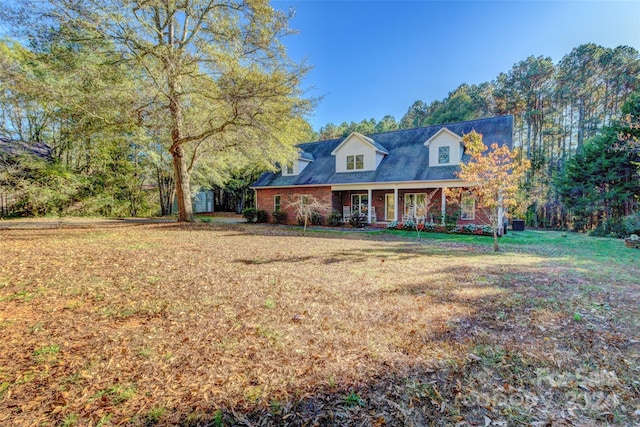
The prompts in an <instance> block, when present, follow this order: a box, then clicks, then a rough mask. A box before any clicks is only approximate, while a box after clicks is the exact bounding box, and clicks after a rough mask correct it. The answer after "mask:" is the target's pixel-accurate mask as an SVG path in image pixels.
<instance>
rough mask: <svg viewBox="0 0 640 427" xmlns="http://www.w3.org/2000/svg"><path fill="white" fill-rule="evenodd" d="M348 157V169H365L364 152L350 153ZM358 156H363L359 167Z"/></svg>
mask: <svg viewBox="0 0 640 427" xmlns="http://www.w3.org/2000/svg"><path fill="white" fill-rule="evenodd" d="M346 157H347V168H346V169H347V171H361V170H364V154H349V155H347V156H346ZM358 157H360V158H361V161H360V167H358ZM351 161H353V167H352V168H349V165H350V164H351Z"/></svg>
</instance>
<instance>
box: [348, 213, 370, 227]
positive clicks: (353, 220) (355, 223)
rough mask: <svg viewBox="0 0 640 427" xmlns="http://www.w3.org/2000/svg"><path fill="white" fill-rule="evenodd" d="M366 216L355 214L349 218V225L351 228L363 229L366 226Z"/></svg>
mask: <svg viewBox="0 0 640 427" xmlns="http://www.w3.org/2000/svg"><path fill="white" fill-rule="evenodd" d="M367 222H368V221H367V214H365V213H362V212H361V213H355V214H353V215H351V216H350V217H349V225H351V226H352V227H353V228H356V227H357V228H364V227H365V226H366V225H367Z"/></svg>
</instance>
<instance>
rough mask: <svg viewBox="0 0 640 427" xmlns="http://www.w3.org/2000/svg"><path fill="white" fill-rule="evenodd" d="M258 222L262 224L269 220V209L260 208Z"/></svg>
mask: <svg viewBox="0 0 640 427" xmlns="http://www.w3.org/2000/svg"><path fill="white" fill-rule="evenodd" d="M256 222H257V223H260V224H266V223H267V222H269V214H268V213H267V211H265V210H262V209H258V210H257V211H256Z"/></svg>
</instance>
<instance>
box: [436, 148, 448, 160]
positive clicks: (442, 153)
mask: <svg viewBox="0 0 640 427" xmlns="http://www.w3.org/2000/svg"><path fill="white" fill-rule="evenodd" d="M438 163H440V164H442V163H445V164H446V163H449V147H438Z"/></svg>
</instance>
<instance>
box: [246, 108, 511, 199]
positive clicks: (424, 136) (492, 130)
mask: <svg viewBox="0 0 640 427" xmlns="http://www.w3.org/2000/svg"><path fill="white" fill-rule="evenodd" d="M444 127H446V128H447V129H449V130H450V131H452V132H454V133H456V134H458V135H464V134H467V133H469V132H471V131H473V130H475V131H476V132H478V133H481V134H482V135H483V141H484V143H485V145H487V146H488V145H490V144H492V143H494V142H496V143H498V145H504V144H506V145H507V146H508V147H509V148H512V140H513V116H500V117H492V118H487V119H479V120H471V121H467V122H460V123H448V124H442V125H436V126H429V127H423V128H416V129H406V130H398V131H394V132H384V133H377V134H370V135H367V136H368V137H369V138H371V139H373V140H374V141H375V142H376V143H377V144H379V145H380V146H382V147H384V148H385V149H386V150H387V151H388V152H389V154H388V155H386V156H385V157H384V159H383V160H382V162H380V165H378V168H377V169H376V170H375V171H359V172H346V173H345V172H342V173H336V160H335V156H332V155H331V152H333V150H335V148H336V147H338V146H339V145H340V144H341V143H342V142H343V141H344V139H345V138H340V139H332V140H328V141H319V142H309V143H305V144H300V145H299V147H300V148H301V149H302V150H303V151H304V152H305V153H309V154H311V155H312V156H313V158H314V161H313V162H311V163H310V164H309V165H308V166H307V167H306V168H305V169H304V170H303V171H302V172H301V173H300V174H299V175H296V176H282V174H281V173H279V172H276V173H273V172H267V173H265V174H263V175H262V176H261V177H260V178H259V179H258V180H257V181H256V182H255V183H254V184H253V187H287V186H295V185H334V184H356V183H384V182H402V181H440V180H453V179H457V178H456V176H455V174H454V172H455V171H456V170H458V166H432V167H429V149H428V148H427V147H425V146H424V143H425V141H427V140H428V139H429V138H431V137H432V136H433V135H435V134H436V133H437V132H438V131H439V130H440V129H442V128H444ZM467 159H468V156H466V155H465V156H463V159H462V160H463V161H465V160H467Z"/></svg>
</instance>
